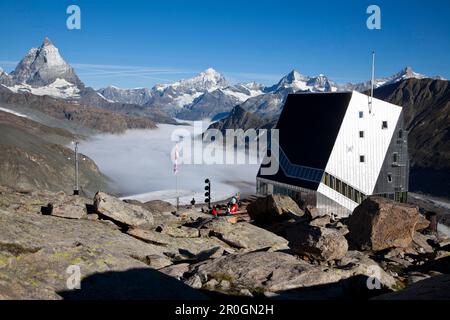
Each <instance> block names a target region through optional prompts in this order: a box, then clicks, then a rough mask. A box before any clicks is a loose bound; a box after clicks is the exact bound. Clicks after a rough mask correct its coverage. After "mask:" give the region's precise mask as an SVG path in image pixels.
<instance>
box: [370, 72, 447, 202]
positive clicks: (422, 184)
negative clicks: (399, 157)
mask: <svg viewBox="0 0 450 320" xmlns="http://www.w3.org/2000/svg"><path fill="white" fill-rule="evenodd" d="M374 95H375V96H376V97H377V98H380V99H383V100H386V101H388V102H391V103H394V104H397V105H401V106H403V108H404V112H405V121H406V127H407V129H408V130H409V136H408V137H409V138H408V147H409V152H410V159H411V179H410V181H411V185H410V188H411V190H412V191H424V192H427V193H432V194H434V195H438V196H446V197H450V81H443V80H433V79H409V80H405V81H402V82H399V83H396V84H391V85H388V86H384V87H381V88H379V89H377V90H375V93H374Z"/></svg>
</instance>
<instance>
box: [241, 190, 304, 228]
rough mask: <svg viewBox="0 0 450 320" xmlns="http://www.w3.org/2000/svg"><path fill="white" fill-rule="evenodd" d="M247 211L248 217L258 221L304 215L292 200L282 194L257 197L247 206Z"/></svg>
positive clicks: (265, 221) (271, 220)
mask: <svg viewBox="0 0 450 320" xmlns="http://www.w3.org/2000/svg"><path fill="white" fill-rule="evenodd" d="M247 212H248V214H249V216H250V218H252V219H253V220H255V221H257V222H260V223H269V222H273V221H276V220H279V219H280V218H282V217H286V216H292V215H294V216H296V217H301V216H303V215H304V212H303V211H302V210H301V209H300V208H299V206H298V204H297V203H296V202H295V201H294V200H292V199H291V198H290V197H288V196H282V195H269V196H267V197H265V198H258V199H256V200H255V201H253V202H252V203H250V204H249V205H248V206H247Z"/></svg>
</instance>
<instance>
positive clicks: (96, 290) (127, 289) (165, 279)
mask: <svg viewBox="0 0 450 320" xmlns="http://www.w3.org/2000/svg"><path fill="white" fill-rule="evenodd" d="M58 294H59V295H60V296H62V297H63V298H64V299H67V300H111V299H112V300H204V299H207V297H206V296H205V295H204V294H202V293H201V292H200V291H199V290H195V289H193V288H191V287H189V286H187V285H185V284H184V283H182V282H181V281H178V280H176V279H174V278H172V277H169V276H167V275H165V274H163V273H161V272H159V271H157V270H153V269H147V268H143V269H130V270H127V271H121V272H120V271H118V272H116V271H114V272H113V271H109V272H104V273H96V274H93V275H90V276H88V277H86V278H84V279H83V280H82V281H81V289H78V290H77V289H75V290H67V291H62V292H58Z"/></svg>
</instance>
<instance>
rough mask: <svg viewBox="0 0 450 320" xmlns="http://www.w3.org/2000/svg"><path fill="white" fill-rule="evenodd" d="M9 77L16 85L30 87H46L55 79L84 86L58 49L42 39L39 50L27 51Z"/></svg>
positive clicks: (46, 39)
mask: <svg viewBox="0 0 450 320" xmlns="http://www.w3.org/2000/svg"><path fill="white" fill-rule="evenodd" d="M11 76H12V77H13V79H14V81H15V82H16V83H26V84H29V85H32V86H46V85H49V84H52V83H54V82H55V81H56V80H57V79H64V80H66V81H67V82H70V83H72V84H74V85H76V86H79V87H82V86H84V85H83V83H82V82H81V81H80V79H79V78H78V76H77V75H76V74H75V71H74V70H73V69H72V67H71V66H69V65H68V64H67V63H66V62H65V61H64V59H63V58H62V56H61V54H60V53H59V50H58V48H56V47H55V46H54V45H53V43H52V42H51V41H50V40H49V39H48V38H45V39H44V42H43V43H42V45H41V46H40V47H39V48H32V49H31V50H30V51H28V53H27V55H26V56H25V57H24V58H23V59H22V60H21V61H20V62H19V64H18V65H17V67H16V69H15V70H14V71H13V72H12V73H11Z"/></svg>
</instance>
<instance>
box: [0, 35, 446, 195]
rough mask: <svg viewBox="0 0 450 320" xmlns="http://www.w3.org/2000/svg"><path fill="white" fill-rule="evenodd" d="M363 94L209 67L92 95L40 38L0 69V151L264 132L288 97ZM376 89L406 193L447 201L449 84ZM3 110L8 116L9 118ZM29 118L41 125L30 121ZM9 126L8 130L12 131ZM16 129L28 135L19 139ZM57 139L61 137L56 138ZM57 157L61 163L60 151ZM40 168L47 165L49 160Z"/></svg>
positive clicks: (411, 80) (404, 76)
mask: <svg viewBox="0 0 450 320" xmlns="http://www.w3.org/2000/svg"><path fill="white" fill-rule="evenodd" d="M369 88H370V82H364V83H357V84H344V85H341V84H337V83H335V82H333V81H331V80H330V79H328V78H327V77H326V76H325V75H322V74H321V75H319V76H317V77H309V76H304V75H302V74H300V73H299V72H297V71H296V70H293V71H291V72H290V73H289V74H287V75H286V76H284V77H282V78H281V79H280V81H278V82H277V83H276V84H274V85H272V86H267V87H266V86H263V85H261V84H258V83H255V82H251V83H244V84H229V83H228V82H227V80H226V79H225V78H224V77H223V76H222V75H221V74H220V73H218V72H217V71H215V70H214V69H212V68H209V69H207V70H205V71H204V72H201V73H200V74H199V75H197V76H195V77H193V78H190V79H186V80H180V81H176V82H174V83H172V84H159V85H156V86H154V87H153V88H137V89H120V88H117V87H112V86H111V87H107V88H104V89H100V90H94V89H93V88H90V87H87V86H85V84H84V83H83V82H82V81H81V79H80V78H79V77H78V76H77V74H76V72H75V71H74V69H73V68H72V67H71V66H70V65H69V64H67V63H66V62H65V61H64V59H63V58H62V56H61V55H60V53H59V50H58V49H57V48H56V47H55V46H54V45H53V44H52V43H51V41H50V40H49V39H45V40H44V42H43V44H42V45H41V46H40V47H39V48H33V49H31V50H30V51H29V52H28V53H27V55H26V56H25V57H24V58H23V59H22V60H21V61H20V63H19V64H18V65H17V67H16V68H15V70H14V71H12V72H11V73H10V74H7V73H6V72H4V71H3V70H1V69H0V108H1V109H0V110H3V113H2V111H0V116H1V117H2V119H3V120H2V119H0V120H2V121H3V124H2V125H3V127H2V128H0V129H2V135H0V136H3V140H2V141H0V144H2V147H3V146H7V147H8V148H10V147H11V148H13V149H11V151H8V152H18V151H17V149H14V148H18V147H21V146H22V145H23V144H25V143H27V141H32V140H33V139H35V142H32V144H33V143H34V144H36V145H40V146H42V148H43V149H42V150H43V151H42V152H44V153H45V154H48V155H50V153H49V152H47V151H48V150H47V149H45V150H44V148H48V147H49V146H47V145H46V143H50V142H49V141H47V142H45V143H43V142H42V141H41V140H39V139H40V138H42V137H41V136H43V132H45V134H49V137H50V136H56V133H55V132H56V131H52V130H50V129H47V127H49V128H50V127H53V128H59V129H62V130H67V131H70V132H72V133H76V134H81V135H89V134H90V133H91V132H109V133H119V132H123V131H124V130H127V129H132V128H155V123H154V122H165V123H176V122H175V120H173V118H172V117H178V118H181V119H189V120H197V119H203V118H215V119H219V118H220V120H219V121H216V122H215V123H214V124H212V126H211V127H213V128H217V129H220V130H225V129H238V128H242V129H249V128H271V127H273V126H274V125H275V124H276V122H277V119H278V116H279V114H280V112H281V108H282V106H283V104H284V101H285V99H286V97H287V95H288V94H290V93H299V92H335V91H348V90H357V91H361V92H365V93H367V90H368V89H369ZM375 88H376V90H375V96H376V97H378V98H380V99H383V100H385V101H388V102H391V103H394V104H397V105H400V106H403V107H404V110H405V121H406V125H407V128H408V130H409V150H410V156H411V165H412V171H411V187H412V188H411V190H415V191H424V192H428V193H432V194H435V195H443V196H447V197H450V193H449V191H448V190H450V185H449V181H450V173H449V172H450V144H449V143H450V142H449V141H450V118H449V114H450V109H449V108H450V81H446V80H445V79H443V78H441V77H434V78H431V77H427V76H425V75H422V74H419V73H416V72H414V71H413V70H412V69H411V68H409V67H407V68H405V69H403V70H401V71H400V72H398V73H397V74H395V75H393V76H391V77H387V78H383V79H377V80H376V81H375ZM4 110H9V111H8V112H9V114H7V115H6V114H5V112H4ZM15 113H17V114H25V115H28V116H29V121H25V120H23V119H17V117H15V116H14V114H15ZM31 119H33V120H34V121H36V122H37V123H38V124H39V125H42V126H39V125H38V124H36V123H32V122H30V121H31ZM152 120H153V121H152ZM298 121H299V125H301V121H307V119H306V120H305V119H298ZM0 122H1V121H0ZM11 123H14V124H15V127H14V128H11ZM0 124H1V123H0ZM27 126H28V127H29V128H38V127H39V130H42V132H40V131H39V130H37V129H36V130H34V129H33V130H34V131H26V130H28V129H27ZM44 126H45V127H44ZM21 130H22V131H26V132H27V134H32V135H35V136H33V137H28V136H25V133H24V134H22V135H19V132H20V131H21ZM10 131H11V132H12V131H14V132H15V134H18V137H21V138H23V141H22V140H21V141H19V140H17V139H16V140H17V141H18V142H17V143H15V142H14V141H16V140H14V139H9V138H8V137H10V135H9V136H8V137H7V136H6V135H5V134H7V133H8V132H10ZM60 132H63V131H58V134H59V133H60ZM61 134H62V133H61ZM62 135H63V136H67V134H66V133H64V134H62ZM64 139H66V138H64ZM64 139H63V140H64ZM0 140H1V139H0ZM32 144H30V145H29V146H30V148H32V147H33V146H32ZM5 150H6V149H5ZM14 150H15V151H14ZM30 150H31V149H30ZM27 152H28V151H27V150H25V151H24V150H21V151H20V154H21V157H23V158H24V159H25V158H26V157H28V155H27ZM57 153H58V157H60V158H61V161H63V160H64V153H67V150H65V151H64V150H63V149H61V150H58V151H57ZM14 161H15V160H14V159H13V158H11V157H9V158H8V157H7V156H6V155H4V159H3V160H2V159H0V164H1V163H3V164H4V165H5V166H11V165H12V163H13V162H14ZM45 161H47V162H50V161H51V157H50V156H49V157H48V159H46V160H45ZM43 163H44V162H43ZM5 168H6V167H5ZM8 168H9V167H8ZM19 169H20V168H16V169H14V170H13V171H11V172H13V173H14V174H15V175H11V174H6V173H4V174H3V176H2V175H0V182H1V181H2V180H4V181H13V180H14V179H16V177H19V176H18V174H19V173H20V172H19V171H20V170H19ZM94 171H95V170H94ZM4 172H7V169H5V170H4ZM20 174H21V173H20ZM55 177H56V176H55ZM97 180H99V181H100V180H101V178H99V179H97ZM36 181H37V180H36ZM27 183H28V182H27ZM30 183H31V182H30ZM24 185H25V184H24ZM38 185H39V183H38Z"/></svg>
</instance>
